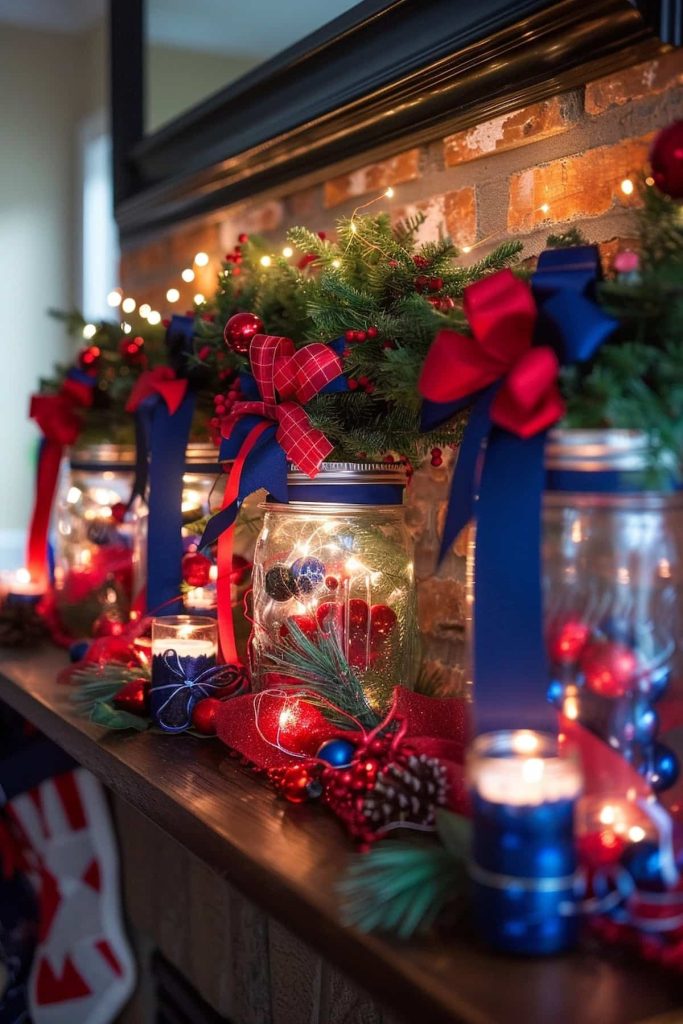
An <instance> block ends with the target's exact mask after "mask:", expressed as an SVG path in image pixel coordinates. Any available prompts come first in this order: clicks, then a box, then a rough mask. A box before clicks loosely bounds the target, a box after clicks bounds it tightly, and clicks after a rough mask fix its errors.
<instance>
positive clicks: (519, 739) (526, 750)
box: [512, 729, 538, 754]
mask: <svg viewBox="0 0 683 1024" xmlns="http://www.w3.org/2000/svg"><path fill="white" fill-rule="evenodd" d="M512 748H513V750H514V752H515V754H533V752H534V751H535V750H538V736H536V735H535V734H534V733H533V732H531V731H530V730H529V729H519V730H518V731H517V732H516V733H515V734H514V736H513V737H512Z"/></svg>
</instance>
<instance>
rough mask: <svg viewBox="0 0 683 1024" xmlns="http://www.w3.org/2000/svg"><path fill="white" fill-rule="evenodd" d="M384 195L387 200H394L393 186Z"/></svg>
mask: <svg viewBox="0 0 683 1024" xmlns="http://www.w3.org/2000/svg"><path fill="white" fill-rule="evenodd" d="M384 195H385V196H386V197H387V199H393V198H394V190H393V188H392V187H391V185H390V186H389V188H388V189H387V190H386V192H385V193H384Z"/></svg>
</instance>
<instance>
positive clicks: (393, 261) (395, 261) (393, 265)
mask: <svg viewBox="0 0 683 1024" xmlns="http://www.w3.org/2000/svg"><path fill="white" fill-rule="evenodd" d="M388 266H390V267H391V268H392V270H393V269H395V268H396V267H397V266H398V260H389V263H388Z"/></svg>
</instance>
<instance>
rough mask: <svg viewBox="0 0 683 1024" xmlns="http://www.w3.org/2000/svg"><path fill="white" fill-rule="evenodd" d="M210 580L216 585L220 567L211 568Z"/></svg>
mask: <svg viewBox="0 0 683 1024" xmlns="http://www.w3.org/2000/svg"><path fill="white" fill-rule="evenodd" d="M209 579H210V580H211V582H212V583H215V582H216V580H217V579H218V566H217V565H212V566H211V568H210V569H209Z"/></svg>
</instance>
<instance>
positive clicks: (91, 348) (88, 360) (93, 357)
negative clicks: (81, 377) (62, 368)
mask: <svg viewBox="0 0 683 1024" xmlns="http://www.w3.org/2000/svg"><path fill="white" fill-rule="evenodd" d="M101 356H102V350H101V349H100V348H99V347H98V346H97V345H88V347H87V348H84V349H81V351H80V352H79V353H78V365H79V366H80V368H81V369H82V370H94V369H95V367H96V366H97V364H98V363H99V361H100V358H101Z"/></svg>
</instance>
